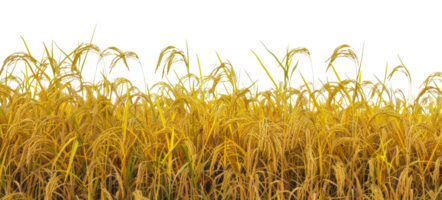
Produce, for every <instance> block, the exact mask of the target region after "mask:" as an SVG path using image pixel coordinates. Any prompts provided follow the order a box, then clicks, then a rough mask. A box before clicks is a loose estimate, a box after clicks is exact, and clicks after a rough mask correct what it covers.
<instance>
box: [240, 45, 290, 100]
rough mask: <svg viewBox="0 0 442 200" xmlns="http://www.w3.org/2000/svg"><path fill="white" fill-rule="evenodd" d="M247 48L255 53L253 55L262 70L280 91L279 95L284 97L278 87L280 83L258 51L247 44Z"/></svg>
mask: <svg viewBox="0 0 442 200" xmlns="http://www.w3.org/2000/svg"><path fill="white" fill-rule="evenodd" d="M246 50H247V51H248V52H250V53H251V54H252V55H253V57H254V58H255V60H256V62H257V63H258V65H259V66H260V67H261V69H262V71H263V72H264V74H265V75H266V76H267V79H269V81H270V83H272V86H273V87H275V89H276V91H278V93H279V95H281V97H284V95H282V93H281V90H279V87H278V84H277V83H276V79H275V77H273V74H272V72H270V70H269V68H268V67H267V66H266V64H265V63H264V61H263V60H262V58H261V56H259V54H258V53H256V51H255V50H254V49H253V48H252V47H251V46H249V45H246Z"/></svg>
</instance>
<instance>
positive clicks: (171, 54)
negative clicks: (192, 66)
mask: <svg viewBox="0 0 442 200" xmlns="http://www.w3.org/2000/svg"><path fill="white" fill-rule="evenodd" d="M185 58H186V53H185V51H184V50H182V49H181V48H179V47H177V46H175V45H168V46H166V47H163V48H161V49H160V51H158V54H157V59H156V61H155V66H154V69H153V72H152V75H153V76H156V75H157V74H158V72H159V71H160V69H161V74H160V79H166V78H167V79H169V76H168V75H169V74H170V72H171V71H172V70H171V68H172V66H173V65H175V64H176V63H178V62H182V63H183V64H184V68H185V69H186V68H187V66H188V65H189V63H188V60H187V59H185Z"/></svg>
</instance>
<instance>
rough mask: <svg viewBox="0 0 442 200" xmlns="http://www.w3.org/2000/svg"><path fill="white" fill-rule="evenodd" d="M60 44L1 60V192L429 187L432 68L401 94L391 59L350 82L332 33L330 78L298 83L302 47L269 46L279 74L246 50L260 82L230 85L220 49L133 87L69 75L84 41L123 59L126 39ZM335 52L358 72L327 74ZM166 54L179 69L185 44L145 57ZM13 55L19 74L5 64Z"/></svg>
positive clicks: (271, 193)
mask: <svg viewBox="0 0 442 200" xmlns="http://www.w3.org/2000/svg"><path fill="white" fill-rule="evenodd" d="M25 44H26V43H25ZM26 48H27V47H26ZM60 51H61V52H62V53H63V55H64V59H62V60H57V59H55V58H54V57H53V53H52V49H51V50H49V49H48V48H47V47H46V46H45V52H46V54H45V57H44V58H43V59H42V60H41V61H37V60H36V59H35V58H34V57H33V55H32V54H31V52H29V50H27V52H18V53H14V54H12V55H10V56H9V57H7V58H6V59H5V61H4V62H3V65H2V66H1V69H0V76H1V77H2V79H1V80H0V136H1V137H0V175H1V176H0V178H1V180H0V184H1V186H0V188H1V189H0V198H1V199H137V200H138V199H268V200H270V199H413V198H414V199H441V198H442V195H441V194H440V191H441V188H442V185H441V174H440V168H441V162H442V157H441V156H442V144H441V143H440V142H441V140H442V136H441V135H440V133H441V128H442V127H441V123H442V121H441V119H442V116H441V115H440V113H441V109H442V91H441V90H440V88H439V87H438V85H437V82H439V81H441V82H442V73H440V72H438V73H433V74H431V75H430V76H429V77H428V78H427V80H425V82H424V83H423V84H422V88H423V89H422V90H421V91H420V92H419V94H418V96H417V97H416V98H415V100H414V99H413V97H412V96H411V95H410V96H409V97H408V98H406V97H405V95H404V94H403V92H402V91H400V90H393V89H391V88H387V87H386V81H388V80H389V79H390V78H391V77H392V76H393V75H394V74H395V73H396V72H402V73H404V74H405V75H406V76H407V77H408V78H409V84H410V90H411V76H410V74H409V72H408V70H407V68H406V67H405V66H404V65H403V63H402V65H400V66H398V67H396V68H394V70H392V71H391V72H390V73H387V71H388V70H387V69H386V71H385V75H384V76H383V80H379V79H378V82H375V83H373V82H370V81H362V80H361V64H360V61H359V60H358V58H357V56H356V54H355V52H354V51H353V50H352V49H351V48H350V47H349V46H348V45H342V46H339V47H338V48H336V50H335V51H334V52H333V54H332V56H331V57H330V59H329V60H328V61H327V62H329V67H330V68H332V69H333V70H334V72H335V75H336V77H337V78H338V82H326V83H321V87H320V88H314V87H313V86H312V85H310V84H308V83H307V81H306V80H304V78H303V77H302V75H301V77H302V79H303V80H304V83H305V84H304V85H302V86H300V87H299V88H293V87H291V85H290V81H291V79H292V76H293V74H294V71H295V69H296V66H297V64H296V65H292V58H293V55H295V54H304V55H306V56H310V53H309V51H308V50H307V49H305V48H295V49H292V50H290V51H289V50H287V54H286V56H285V57H284V59H283V60H282V61H281V60H279V59H277V57H276V56H275V58H276V60H277V62H278V64H279V65H280V67H281V68H282V69H283V72H284V81H283V82H281V83H276V82H275V81H274V79H273V78H272V77H271V75H270V73H269V71H268V69H267V68H266V67H265V66H264V64H263V63H262V62H261V61H260V59H259V57H258V56H257V55H256V54H255V55H256V58H257V61H258V62H257V63H256V64H258V63H259V64H260V65H261V66H262V67H263V69H264V70H265V71H266V72H267V74H268V75H269V78H270V79H271V80H272V82H273V84H274V89H271V90H266V91H262V92H258V89H257V86H256V85H251V86H248V87H241V86H240V84H239V79H238V77H237V75H236V73H235V71H234V69H233V67H232V65H231V64H230V63H229V62H222V59H221V58H220V57H219V56H218V58H219V61H220V63H221V64H220V65H219V66H218V67H216V68H215V69H214V70H213V72H212V73H211V74H209V75H207V76H203V75H202V74H201V70H200V74H199V75H195V74H191V73H188V74H186V75H184V76H182V77H181V78H179V82H178V83H177V84H171V83H166V82H159V83H156V84H155V85H153V86H152V87H150V88H148V87H147V86H146V88H144V89H141V90H139V89H138V88H137V87H135V86H133V85H132V84H131V82H130V81H129V80H128V79H125V78H118V79H115V80H113V81H111V80H109V79H107V76H106V74H102V79H103V80H101V81H99V82H97V83H95V80H94V82H93V83H90V82H87V81H86V80H84V79H83V77H82V71H83V66H84V63H85V62H84V61H85V59H86V57H87V55H88V53H96V54H98V55H99V57H100V59H102V58H104V57H107V56H111V57H113V58H114V59H113V60H112V63H111V64H110V66H109V69H110V70H112V69H113V68H114V67H115V66H116V63H117V62H124V64H125V66H126V67H127V68H129V66H128V64H127V59H135V60H138V56H137V55H136V54H135V53H133V52H123V51H121V50H119V49H118V48H115V47H110V48H107V49H105V50H103V51H101V50H100V49H99V48H98V47H97V46H95V45H93V44H81V45H79V46H78V47H77V48H76V49H75V50H74V51H72V52H71V53H69V54H68V52H64V51H62V50H61V49H60ZM253 53H254V52H253ZM269 53H271V52H270V51H269ZM271 54H272V55H273V53H271ZM273 56H274V55H273ZM339 57H345V58H348V59H351V60H353V61H354V62H355V65H356V69H357V74H358V75H357V77H354V79H345V80H341V79H340V77H339V75H338V73H337V71H336V69H335V67H334V66H333V61H334V60H335V59H337V58H339ZM177 61H183V62H184V64H185V66H186V67H187V70H188V71H189V66H190V64H189V56H188V54H186V53H184V52H183V51H180V50H179V49H177V48H175V47H173V46H169V47H167V48H165V49H164V50H163V51H161V53H160V58H159V60H158V65H157V67H156V70H158V69H160V71H161V68H162V75H163V76H167V75H168V73H169V70H170V69H171V67H172V65H173V63H174V62H177ZM401 62H402V61H401ZM17 63H19V64H20V65H17ZM162 63H164V66H162ZM15 65H17V67H22V69H23V70H22V71H23V76H22V77H18V76H13V75H11V74H12V73H11V71H12V70H14V69H15ZM198 65H199V61H198ZM12 67H14V68H12ZM199 67H200V69H201V66H199ZM11 68H12V70H11ZM327 69H328V68H327ZM48 71H49V73H47V72H48ZM381 79H382V78H381ZM74 82H75V83H76V84H73V83H74ZM12 83H14V84H16V85H17V86H16V87H15V88H12V86H11V85H12ZM74 85H76V86H74ZM224 88H230V89H226V90H225V91H226V93H227V94H222V93H221V92H220V90H221V89H224ZM143 91H144V92H143ZM409 94H411V92H410V91H409Z"/></svg>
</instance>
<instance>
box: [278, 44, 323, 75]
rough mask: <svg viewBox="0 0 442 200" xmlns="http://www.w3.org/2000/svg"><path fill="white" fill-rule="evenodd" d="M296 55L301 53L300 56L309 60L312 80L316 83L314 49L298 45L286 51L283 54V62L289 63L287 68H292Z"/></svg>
mask: <svg viewBox="0 0 442 200" xmlns="http://www.w3.org/2000/svg"><path fill="white" fill-rule="evenodd" d="M296 55H300V56H302V57H305V58H307V59H308V60H309V68H310V77H311V82H312V83H316V72H315V66H314V65H313V55H312V51H311V50H310V49H309V48H308V47H306V46H297V47H294V48H291V49H290V50H289V51H286V53H285V54H284V55H283V56H282V58H281V62H283V63H285V65H287V69H291V68H292V65H293V61H294V60H295V56H296ZM294 70H296V69H294Z"/></svg>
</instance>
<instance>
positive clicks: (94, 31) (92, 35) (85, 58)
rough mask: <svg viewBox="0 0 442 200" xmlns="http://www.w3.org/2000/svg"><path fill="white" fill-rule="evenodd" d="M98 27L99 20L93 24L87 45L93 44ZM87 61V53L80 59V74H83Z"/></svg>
mask: <svg viewBox="0 0 442 200" xmlns="http://www.w3.org/2000/svg"><path fill="white" fill-rule="evenodd" d="M98 26H100V20H96V21H95V22H94V26H93V27H92V32H91V35H90V37H89V43H94V40H95V37H96V35H97V30H98ZM88 59H89V53H86V55H85V57H82V58H81V60H82V63H81V66H80V70H81V73H84V68H85V66H86V63H87V60H88Z"/></svg>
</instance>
